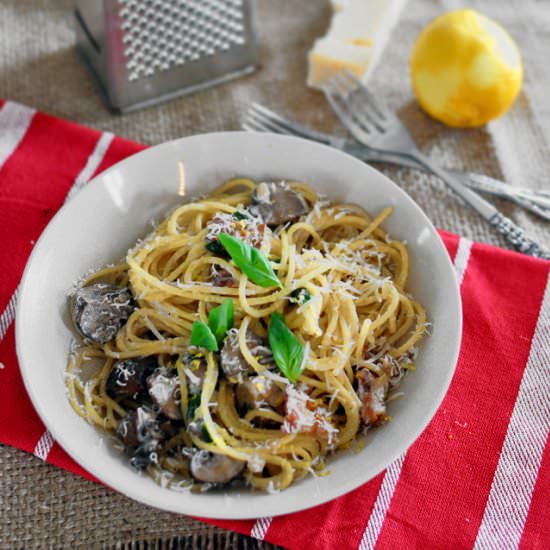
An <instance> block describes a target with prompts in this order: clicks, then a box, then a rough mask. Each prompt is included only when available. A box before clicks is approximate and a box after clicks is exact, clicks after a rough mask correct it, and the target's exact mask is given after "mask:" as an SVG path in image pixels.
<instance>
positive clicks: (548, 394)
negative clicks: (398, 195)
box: [475, 277, 550, 550]
mask: <svg viewBox="0 0 550 550" xmlns="http://www.w3.org/2000/svg"><path fill="white" fill-rule="evenodd" d="M549 342H550V277H549V278H548V282H547V284H546V290H545V293H544V299H543V301H542V305H541V309H540V313H539V317H538V320H537V326H536V328H535V334H534V336H533V340H532V342H531V350H530V352H529V358H528V359H527V365H526V366H525V371H524V372H523V378H522V379H521V385H520V387H519V391H518V395H517V398H516V402H515V404H514V409H513V411H512V416H511V418H510V423H509V424H508V430H507V431H506V437H505V439H504V443H503V445H502V451H501V453H500V458H499V461H498V465H497V468H496V471H495V475H494V478H493V482H492V484H491V491H490V493H489V498H488V499H487V504H486V507H485V512H484V513H483V519H482V520H481V525H480V527H479V531H478V534H477V538H476V542H475V548H478V549H481V548H483V549H485V548H488V549H493V548H494V549H495V550H496V549H498V550H500V549H507V548H518V546H519V543H520V540H521V535H522V533H523V528H524V526H525V520H526V518H527V512H528V510H529V505H530V503H531V498H532V496H533V489H534V486H535V481H536V479H537V475H538V471H539V467H540V463H541V460H542V454H543V452H544V446H545V443H546V438H547V437H548V433H549V431H550V347H549V345H548V343H549Z"/></svg>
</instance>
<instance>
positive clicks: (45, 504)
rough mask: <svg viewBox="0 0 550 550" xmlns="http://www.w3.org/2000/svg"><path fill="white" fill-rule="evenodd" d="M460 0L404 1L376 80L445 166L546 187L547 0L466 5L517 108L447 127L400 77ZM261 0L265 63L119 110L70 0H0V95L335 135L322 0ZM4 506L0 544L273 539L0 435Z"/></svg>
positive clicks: (426, 188) (479, 225)
mask: <svg viewBox="0 0 550 550" xmlns="http://www.w3.org/2000/svg"><path fill="white" fill-rule="evenodd" d="M371 1H376V0H371ZM457 5H459V3H458V2H454V1H450V0H447V1H444V0H409V4H408V7H407V9H406V10H405V12H404V13H403V15H402V17H401V20H400V23H399V26H398V28H397V29H396V32H395V33H394V35H393V40H392V41H391V42H390V44H389V46H388V48H387V49H386V51H385V53H384V57H383V60H382V63H381V64H380V66H379V68H378V69H377V71H376V73H375V75H374V79H373V85H375V86H376V88H377V89H379V90H381V91H382V92H383V94H384V96H385V97H386V98H387V100H388V102H389V104H390V105H391V106H392V107H394V108H399V109H400V110H401V112H402V114H403V116H404V118H405V119H406V120H407V122H408V125H409V127H410V128H411V129H412V131H413V133H414V136H415V138H416V139H417V141H418V142H419V143H420V144H421V146H422V148H423V150H424V151H425V152H427V153H429V154H430V155H433V156H434V157H435V158H438V159H439V160H441V161H442V162H443V163H444V164H445V165H447V166H449V167H455V168H458V169H464V170H472V171H477V172H481V173H486V174H489V175H491V176H496V177H499V178H503V179H505V180H506V181H508V182H509V183H510V184H512V185H523V186H528V187H532V188H543V187H546V188H550V187H549V185H548V174H550V155H549V153H550V102H549V101H548V86H550V65H549V64H548V62H547V52H548V51H549V49H550V3H549V2H546V1H543V0H525V1H523V2H521V5H519V3H517V2H512V1H502V0H479V1H471V2H470V3H469V4H468V6H469V7H474V8H477V9H479V10H480V11H483V12H485V13H487V14H488V15H490V16H493V17H494V18H496V19H497V20H499V21H500V22H502V23H503V24H504V25H505V26H506V27H507V28H508V29H509V31H510V32H511V34H512V35H513V36H514V37H515V38H516V40H517V41H518V43H519V45H520V49H521V51H522V53H523V55H524V63H525V85H524V88H523V93H522V94H521V96H520V97H519V99H518V101H517V102H516V104H515V106H514V108H513V109H512V111H511V112H510V113H509V114H508V115H506V116H505V117H504V118H502V119H501V120H499V121H496V122H494V123H492V124H490V125H489V126H488V127H486V128H482V129H476V130H451V129H449V128H446V127H444V126H443V125H441V124H439V123H436V122H434V121H433V120H431V119H429V118H428V117H427V116H426V115H425V114H424V113H423V112H421V111H420V109H419V108H418V106H417V105H416V104H415V103H414V101H413V96H412V92H411V89H410V86H409V80H408V69H407V61H408V55H409V52H410V49H411V45H412V43H413V40H414V38H415V36H416V34H417V33H418V31H419V30H420V29H421V27H422V26H423V25H424V24H425V23H426V22H427V21H428V20H429V19H431V18H432V17H434V16H435V15H437V14H438V13H440V12H442V11H443V10H445V9H448V8H452V7H455V6H457ZM256 8H257V10H256V21H257V28H258V31H259V32H258V34H259V39H260V43H261V48H260V57H261V63H262V68H261V69H260V70H259V71H258V72H256V73H255V74H253V75H251V76H248V77H245V78H241V79H239V80H236V81H233V82H231V83H227V84H224V85H222V86H219V87H216V88H213V89H210V90H206V91H203V92H200V93H198V94H195V95H192V96H188V97H184V98H180V99H177V100H174V101H172V102H170V103H166V104H163V105H159V106H157V107H152V108H149V109H146V110H143V111H139V112H136V113H132V114H129V115H125V116H116V115H113V114H112V113H110V112H109V111H108V110H107V109H106V108H105V106H104V104H103V102H102V100H101V98H100V95H99V93H98V89H97V86H96V83H95V81H94V79H93V78H92V76H91V74H90V72H89V70H88V68H87V67H86V66H85V65H84V63H83V62H82V58H81V57H80V54H79V52H78V51H77V50H76V48H75V37H74V32H73V24H72V18H71V2H70V1H69V0H25V1H21V0H0V97H3V98H4V99H11V100H14V101H19V102H21V103H25V104H27V105H30V106H33V107H35V108H37V109H39V110H43V111H46V112H48V113H51V114H53V115H56V116H60V117H64V118H67V119H70V120H73V121H75V122H79V123H82V124H87V125H89V126H93V127H95V128H98V129H100V130H109V131H111V132H114V133H116V134H120V135H122V136H125V137H127V138H130V139H132V140H136V141H141V142H144V143H148V144H156V143H160V142H162V141H165V140H169V139H173V138H177V137H180V136H186V135H190V134H195V133H202V132H209V131H217V130H234V129H239V128H240V122H241V120H242V118H243V115H244V113H245V112H246V110H247V107H248V105H249V104H250V102H251V101H258V102H261V103H264V104H265V105H267V106H270V107H272V108H273V109H274V110H276V111H280V112H281V113H284V114H286V115H288V116H290V117H293V118H296V119H298V120H301V121H302V122H304V123H307V124H310V125H311V126H313V127H317V128H319V129H322V130H327V131H332V132H335V133H342V129H341V127H339V125H338V124H337V121H336V120H335V118H334V116H333V115H332V113H331V112H330V110H329V109H328V107H327V105H326V103H325V100H324V98H323V97H322V96H321V94H319V93H317V92H314V91H311V90H309V89H307V87H306V86H305V74H306V52H307V50H308V49H309V48H310V46H311V44H312V42H313V40H314V38H315V37H316V36H319V35H321V34H322V33H323V32H324V30H325V28H326V26H327V23H328V20H329V16H330V8H329V5H328V1H327V0H307V1H298V0H257V2H256ZM382 168H383V170H384V171H385V172H386V173H387V174H388V175H389V176H390V177H391V178H393V179H394V181H396V182H397V183H398V184H399V185H401V186H402V187H403V188H404V189H405V190H406V191H407V192H408V193H409V194H410V195H411V196H412V197H413V198H414V199H415V200H416V201H417V202H418V203H419V204H420V206H421V207H422V208H423V209H424V210H425V211H426V212H427V214H428V216H429V217H430V218H431V219H432V221H433V222H434V223H435V224H436V225H437V226H438V227H441V228H443V229H448V230H450V231H454V232H456V233H460V234H462V235H464V236H466V237H468V238H470V239H473V240H479V241H483V242H488V243H492V244H495V245H498V246H504V247H506V242H505V241H504V240H503V239H502V238H500V236H499V235H498V234H496V233H495V232H494V231H493V230H492V229H491V228H490V227H489V226H488V224H486V223H485V222H483V221H482V220H481V219H480V218H479V217H478V216H477V215H476V214H474V213H473V212H471V211H470V210H468V209H466V208H464V207H462V206H461V205H460V204H459V203H458V202H457V200H456V199H455V198H454V197H453V196H451V195H450V193H449V192H448V191H447V190H446V188H445V187H444V186H443V185H442V184H440V183H439V182H437V181H435V180H434V179H433V178H430V177H427V176H425V175H423V174H420V173H418V172H413V171H410V170H405V169H402V170H401V169H395V168H390V167H382ZM46 183H47V182H46ZM497 205H498V207H499V208H501V210H502V211H503V212H505V213H506V214H507V215H509V216H510V217H512V218H513V219H514V220H515V221H516V222H517V223H518V224H520V225H521V226H522V227H524V228H525V229H527V230H528V231H529V233H530V234H531V235H532V236H533V237H535V238H537V239H538V240H539V241H540V242H541V243H542V244H545V245H546V246H547V247H550V232H549V231H548V225H547V224H546V225H545V224H544V223H543V222H541V221H540V220H539V219H537V218H536V217H534V216H532V215H530V214H528V213H526V212H524V211H523V210H521V209H520V208H518V207H516V206H514V205H512V204H510V203H507V202H504V201H497ZM0 509H1V510H2V513H1V514H0V547H1V548H50V547H56V548H57V547H65V548H79V547H83V548H103V547H111V546H113V547H116V548H128V549H129V548H133V549H137V548H180V547H182V548H183V547H185V548H187V547H196V548H218V547H223V548H270V547H271V545H269V544H266V543H261V542H258V541H254V540H253V539H249V538H246V537H241V536H239V535H236V534H234V533H227V532H225V531H223V530H221V529H218V528H214V527H209V526H207V525H204V524H202V523H200V522H198V521H194V520H191V519H189V518H186V517H181V516H175V515H172V514H168V513H163V512H159V511H156V510H153V509H151V508H149V507H146V506H143V505H140V504H138V503H135V502H133V501H131V500H129V499H127V498H125V497H123V496H121V495H119V494H116V493H114V492H112V491H110V490H108V489H106V488H104V487H103V486H101V485H98V484H94V483H91V482H88V481H85V480H83V479H81V478H80V477H77V476H75V475H73V474H70V473H67V472H64V471H62V470H59V469H57V468H55V467H53V466H50V465H48V464H45V463H42V462H41V461H39V459H37V458H35V457H33V456H30V455H28V454H26V453H23V452H20V451H18V450H15V449H13V448H10V447H6V446H0ZM161 541H164V543H162V542H161Z"/></svg>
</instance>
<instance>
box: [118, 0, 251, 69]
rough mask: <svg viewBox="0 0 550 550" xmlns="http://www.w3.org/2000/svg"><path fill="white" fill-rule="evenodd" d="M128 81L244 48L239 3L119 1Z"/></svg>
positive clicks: (217, 0) (224, 0)
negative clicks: (237, 47) (232, 49)
mask: <svg viewBox="0 0 550 550" xmlns="http://www.w3.org/2000/svg"><path fill="white" fill-rule="evenodd" d="M119 4H120V6H121V10H120V12H119V13H120V16H121V20H122V22H121V29H122V31H123V37H122V40H123V44H124V46H125V49H124V52H125V56H126V62H127V67H128V70H129V78H131V79H136V78H139V77H141V76H152V75H154V74H155V72H157V71H160V70H162V71H165V70H169V69H170V68H171V67H173V66H180V65H183V64H185V63H186V62H188V61H197V60H199V59H200V58H201V57H203V56H212V55H214V54H216V53H220V52H225V51H228V50H229V49H231V48H232V47H234V46H238V45H241V44H244V43H245V42H246V39H245V35H244V32H245V27H244V13H243V9H242V5H243V2H242V0H141V1H140V2H137V1H136V0H119Z"/></svg>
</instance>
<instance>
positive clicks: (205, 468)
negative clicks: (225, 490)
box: [189, 449, 246, 484]
mask: <svg viewBox="0 0 550 550" xmlns="http://www.w3.org/2000/svg"><path fill="white" fill-rule="evenodd" d="M245 464H246V463H245V462H243V461H242V460H236V459H234V458H231V457H229V456H226V455H220V454H217V453H211V452H209V451H205V450H204V449H202V450H200V451H198V452H196V453H195V454H194V455H193V458H192V459H191V465H190V468H189V471H190V472H191V475H192V476H193V477H194V478H195V479H196V480H197V481H202V482H203V483H220V484H221V483H228V482H229V481H231V480H232V479H235V478H236V477H237V476H239V475H240V474H241V473H242V471H243V470H244V467H245Z"/></svg>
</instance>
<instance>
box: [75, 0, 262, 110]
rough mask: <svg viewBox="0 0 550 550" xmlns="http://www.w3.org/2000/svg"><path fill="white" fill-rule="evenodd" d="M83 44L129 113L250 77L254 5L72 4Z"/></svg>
mask: <svg viewBox="0 0 550 550" xmlns="http://www.w3.org/2000/svg"><path fill="white" fill-rule="evenodd" d="M74 8H75V17H76V22H77V24H76V28H77V37H78V43H79V45H80V46H81V48H82V49H83V51H84V53H85V55H86V57H87V59H88V60H89V62H90V64H91V66H92V68H93V70H94V72H95V73H96V75H97V77H98V79H99V81H100V83H101V85H102V87H103V89H104V91H105V94H106V96H107V100H108V103H109V105H110V106H111V107H112V108H114V109H116V110H118V111H122V112H125V111H129V110H132V109H138V108H140V107H145V106H147V105H152V104H154V103H158V102H160V101H165V100H167V99H170V98H173V97H176V96H179V95H182V94H187V93H190V92H193V91H196V90H199V89H201V88H205V87H208V86H212V85H214V84H218V83H220V82H223V81H225V80H229V79H231V78H235V77H237V76H240V75H243V74H247V73H249V72H252V71H253V70H254V69H255V66H256V48H255V34H254V29H253V21H252V6H251V2H250V1H249V0H74Z"/></svg>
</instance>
